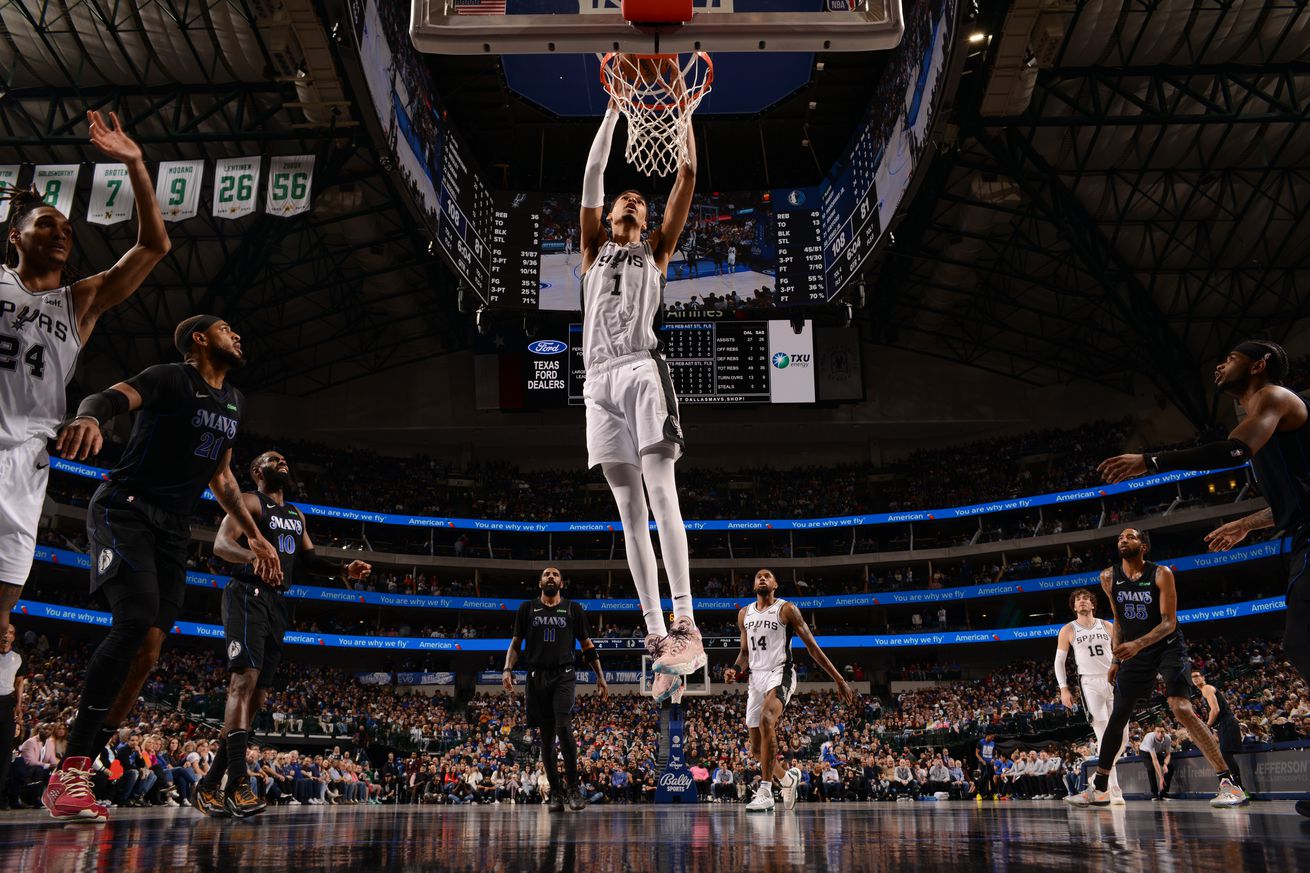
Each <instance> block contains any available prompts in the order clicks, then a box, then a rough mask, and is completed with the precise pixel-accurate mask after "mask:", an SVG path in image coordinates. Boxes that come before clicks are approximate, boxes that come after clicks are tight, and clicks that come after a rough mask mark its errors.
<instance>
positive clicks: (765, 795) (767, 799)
mask: <svg viewBox="0 0 1310 873" xmlns="http://www.w3.org/2000/svg"><path fill="white" fill-rule="evenodd" d="M746 811H747V812H772V811H773V789H772V788H765V787H764V786H763V785H761V786H760V787H759V790H758V791H756V792H755V796H754V797H752V798H751V802H750V803H748V804H746Z"/></svg>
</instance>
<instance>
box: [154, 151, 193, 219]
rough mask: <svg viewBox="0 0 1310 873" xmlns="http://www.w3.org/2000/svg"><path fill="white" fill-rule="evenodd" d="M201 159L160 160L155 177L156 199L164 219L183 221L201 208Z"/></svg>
mask: <svg viewBox="0 0 1310 873" xmlns="http://www.w3.org/2000/svg"><path fill="white" fill-rule="evenodd" d="M204 178H205V162H204V161H163V162H161V163H160V165H159V178H157V179H156V180H155V199H156V200H158V201H159V211H160V213H162V214H163V216H164V221H185V220H186V219H188V218H195V217H196V214H197V213H198V212H199V211H200V183H201V182H202V181H204Z"/></svg>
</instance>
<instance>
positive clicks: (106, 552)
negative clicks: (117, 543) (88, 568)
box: [96, 549, 114, 573]
mask: <svg viewBox="0 0 1310 873" xmlns="http://www.w3.org/2000/svg"><path fill="white" fill-rule="evenodd" d="M113 563H114V550H113V549H101V550H100V560H98V561H97V562H96V569H98V570H99V571H100V572H101V573H103V572H105V571H106V570H108V569H109V567H110V565H112V564H113Z"/></svg>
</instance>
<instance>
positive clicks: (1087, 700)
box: [1055, 588, 1128, 806]
mask: <svg viewBox="0 0 1310 873" xmlns="http://www.w3.org/2000/svg"><path fill="white" fill-rule="evenodd" d="M1069 607H1070V608H1071V609H1072V610H1073V611H1074V615H1075V616H1076V617H1075V618H1074V620H1073V621H1071V622H1069V623H1068V624H1066V625H1065V626H1064V627H1062V628H1060V636H1059V640H1058V642H1057V643H1056V647H1055V681H1056V682H1058V683H1059V685H1060V702H1061V703H1063V704H1064V705H1065V706H1066V707H1068V708H1069V709H1073V693H1072V692H1071V691H1070V690H1069V675H1068V672H1067V670H1066V668H1065V662H1066V661H1067V659H1068V657H1069V650H1070V649H1071V648H1072V649H1073V655H1074V663H1075V664H1076V665H1077V666H1078V684H1079V685H1081V686H1082V690H1083V709H1084V710H1085V711H1086V713H1087V718H1088V719H1089V720H1090V721H1091V723H1092V733H1094V734H1095V735H1096V745H1097V748H1100V746H1101V738H1102V737H1103V736H1104V735H1105V726H1106V724H1108V723H1109V721H1110V711H1111V709H1112V708H1113V707H1114V691H1113V689H1112V688H1111V687H1110V680H1109V679H1108V678H1107V677H1108V675H1109V673H1110V668H1111V666H1112V661H1113V659H1114V654H1113V652H1112V651H1111V647H1112V643H1113V638H1112V637H1111V629H1112V623H1111V622H1108V621H1102V620H1101V619H1099V618H1097V617H1096V595H1094V594H1092V592H1091V591H1089V590H1087V589H1086V588H1079V589H1078V590H1076V591H1074V592H1073V593H1072V594H1070V595H1069ZM1123 742H1124V743H1127V742H1128V727H1127V725H1125V726H1124V732H1123ZM1122 752H1123V744H1120V746H1119V751H1117V752H1115V756H1114V757H1115V760H1118V758H1119V755H1120V754H1122ZM1110 802H1111V803H1113V804H1115V805H1117V806H1123V805H1124V795H1123V791H1122V790H1120V788H1119V773H1118V771H1117V770H1111V771H1110Z"/></svg>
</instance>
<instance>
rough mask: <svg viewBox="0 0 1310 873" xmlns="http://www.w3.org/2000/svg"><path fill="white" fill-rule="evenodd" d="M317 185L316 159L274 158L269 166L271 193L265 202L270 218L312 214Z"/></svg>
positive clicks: (295, 156) (296, 157)
mask: <svg viewBox="0 0 1310 873" xmlns="http://www.w3.org/2000/svg"><path fill="white" fill-rule="evenodd" d="M313 181H314V156H313V155H287V156H284V157H277V158H272V159H271V160H270V161H269V164H268V193H267V196H266V198H265V209H267V210H268V214H269V215H279V216H282V217H283V218H289V217H291V216H293V215H299V214H300V213H302V212H305V211H306V210H308V209H309V189H310V187H311V186H312V184H313Z"/></svg>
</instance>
